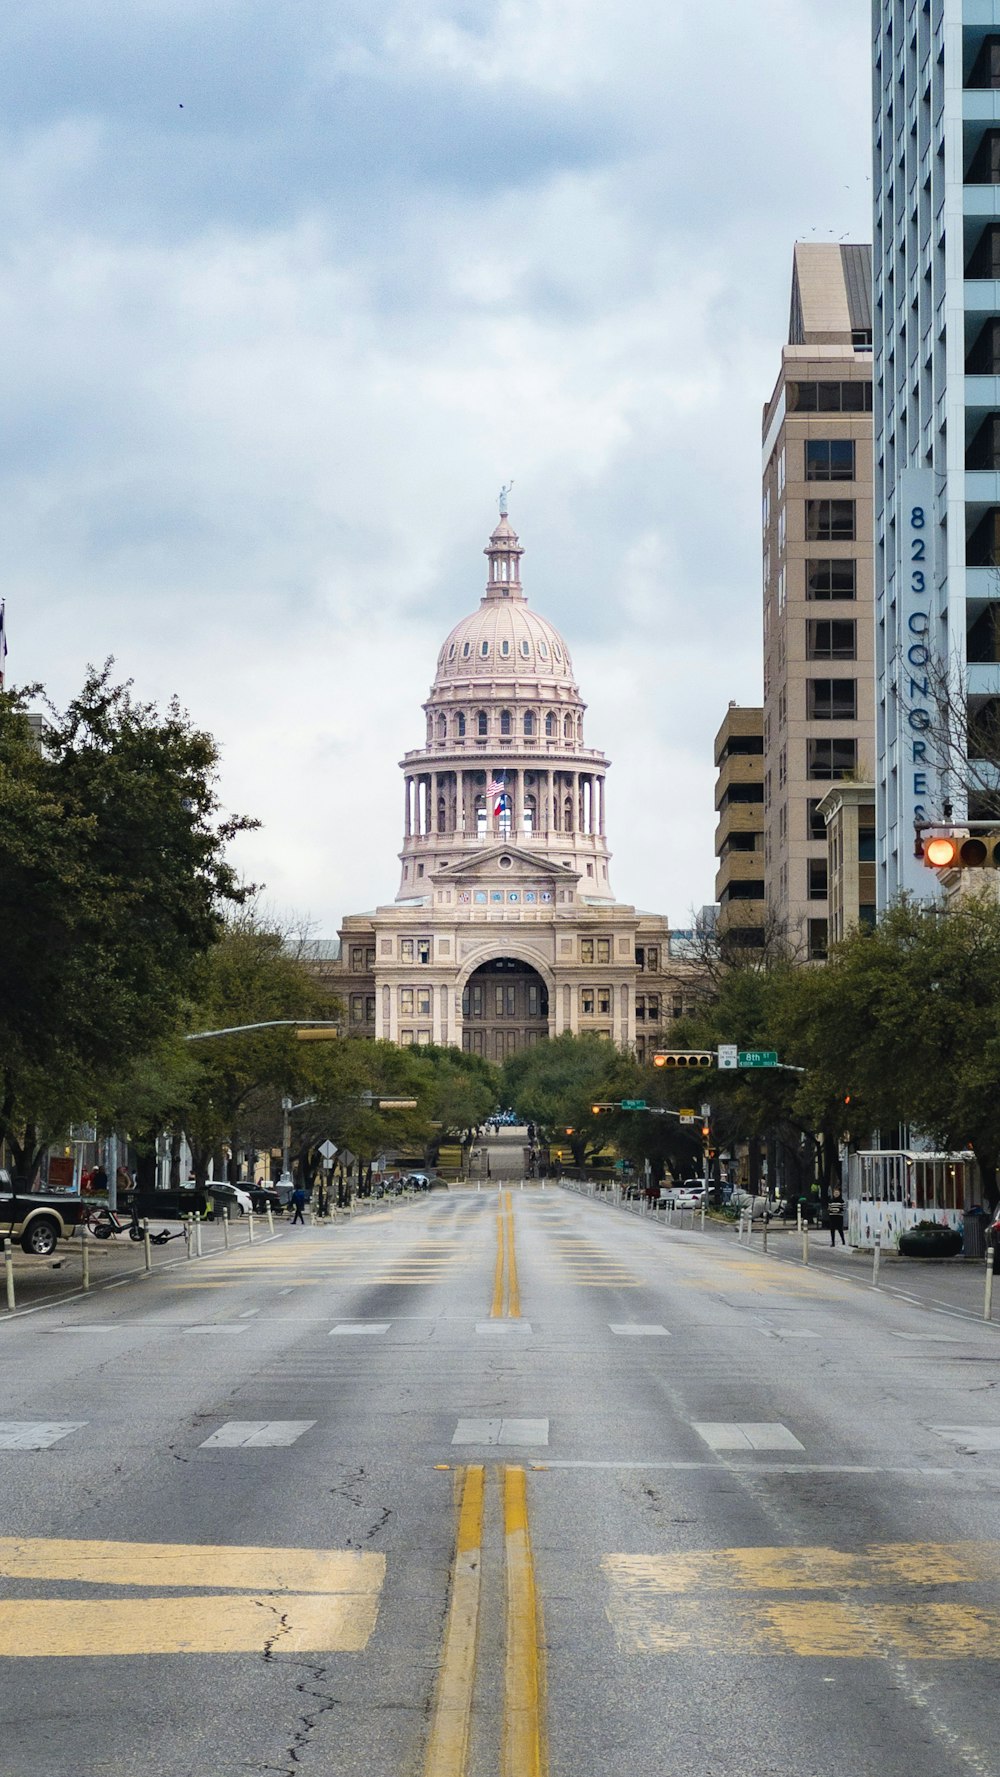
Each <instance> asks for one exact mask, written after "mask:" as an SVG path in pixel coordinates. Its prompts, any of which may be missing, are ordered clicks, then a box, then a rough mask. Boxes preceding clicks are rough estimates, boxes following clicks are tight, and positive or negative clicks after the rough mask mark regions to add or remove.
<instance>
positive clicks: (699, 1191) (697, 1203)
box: [660, 1179, 705, 1209]
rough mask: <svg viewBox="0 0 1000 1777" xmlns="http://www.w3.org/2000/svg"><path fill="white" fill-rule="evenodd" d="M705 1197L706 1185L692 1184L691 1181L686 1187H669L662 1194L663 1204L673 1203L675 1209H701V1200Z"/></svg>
mask: <svg viewBox="0 0 1000 1777" xmlns="http://www.w3.org/2000/svg"><path fill="white" fill-rule="evenodd" d="M704 1195H705V1187H704V1185H701V1184H697V1183H692V1181H691V1180H690V1179H689V1180H688V1182H687V1183H686V1184H684V1185H668V1186H667V1189H666V1190H665V1191H661V1192H660V1199H661V1201H662V1202H663V1203H672V1204H673V1206H674V1208H675V1209H700V1208H701V1200H702V1197H703V1196H704Z"/></svg>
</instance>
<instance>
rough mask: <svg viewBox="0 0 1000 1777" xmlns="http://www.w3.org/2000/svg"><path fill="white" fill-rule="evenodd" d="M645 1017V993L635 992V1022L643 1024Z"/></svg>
mask: <svg viewBox="0 0 1000 1777" xmlns="http://www.w3.org/2000/svg"><path fill="white" fill-rule="evenodd" d="M645 1019H646V995H645V994H644V993H637V994H636V996H635V1021H636V1023H637V1024H643V1023H645Z"/></svg>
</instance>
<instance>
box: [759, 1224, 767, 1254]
mask: <svg viewBox="0 0 1000 1777" xmlns="http://www.w3.org/2000/svg"><path fill="white" fill-rule="evenodd" d="M767 1223H768V1218H767V1216H765V1217H764V1220H763V1222H762V1223H761V1228H760V1249H761V1252H762V1253H764V1254H765V1255H766V1253H767Z"/></svg>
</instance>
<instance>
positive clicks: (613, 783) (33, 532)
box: [0, 0, 871, 934]
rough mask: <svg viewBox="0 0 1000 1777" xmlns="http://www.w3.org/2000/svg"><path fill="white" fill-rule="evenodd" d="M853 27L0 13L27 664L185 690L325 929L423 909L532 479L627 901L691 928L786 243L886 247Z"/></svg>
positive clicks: (173, 7)
mask: <svg viewBox="0 0 1000 1777" xmlns="http://www.w3.org/2000/svg"><path fill="white" fill-rule="evenodd" d="M868 45H869V4H868V0H837V4H836V5H835V6H831V5H829V3H828V0H754V3H753V4H752V5H751V4H749V3H748V0H721V4H717V5H715V6H703V5H700V4H697V3H696V0H656V3H655V4H651V0H616V3H615V4H614V5H609V4H608V0H332V3H331V0H285V3H284V4H281V5H279V4H276V3H275V0H129V4H128V5H127V6H123V5H122V4H121V0H12V3H11V4H10V5H9V6H8V7H6V8H5V9H4V12H3V19H2V21H0V92H2V102H0V136H2V152H0V253H2V255H3V267H4V270H3V278H2V283H0V305H2V306H0V328H2V334H3V340H4V353H3V356H4V364H5V379H6V391H5V399H4V401H3V404H2V408H0V502H2V514H0V534H2V567H0V596H4V597H5V598H6V601H7V627H8V638H9V646H10V655H9V658H8V662H7V666H8V683H23V682H28V681H31V680H34V679H41V680H43V681H44V682H45V684H46V685H47V686H48V687H49V689H50V692H51V694H52V695H53V697H54V698H55V699H56V701H57V702H58V701H63V700H65V699H66V698H67V697H69V696H70V695H71V694H72V693H73V692H74V691H75V690H76V689H77V688H78V686H79V684H80V682H81V679H82V676H83V673H84V670H85V668H86V665H87V662H88V661H95V662H100V661H103V659H104V658H105V657H106V656H107V655H108V654H113V655H114V656H115V658H116V661H117V663H118V669H119V671H120V673H121V675H122V676H123V677H124V676H127V677H131V678H133V679H134V680H135V683H136V688H137V690H138V691H139V692H140V693H141V694H142V695H143V696H144V697H151V698H154V699H157V700H161V701H165V700H166V699H167V698H168V697H169V696H170V694H171V693H172V692H174V691H176V692H178V693H179V695H180V697H181V699H182V701H183V703H184V704H185V705H186V707H187V708H188V710H189V711H190V713H191V715H192V717H193V718H194V719H195V720H196V722H197V723H198V724H199V725H203V726H205V727H207V728H210V729H211V730H212V731H213V732H214V733H215V734H216V735H217V737H218V739H219V741H220V743H221V746H222V753H223V765H222V777H221V791H222V795H223V797H224V800H225V801H226V803H227V804H228V806H230V807H231V808H235V809H238V810H240V811H241V812H244V813H249V814H253V815H256V816H258V817H259V818H260V819H261V821H262V822H263V826H262V828H261V831H260V832H259V833H257V834H256V835H254V836H252V837H250V838H248V839H246V840H245V841H244V842H242V845H241V849H240V862H241V864H242V866H243V867H244V868H245V870H246V871H247V873H248V874H249V875H251V876H253V877H254V878H255V879H256V880H259V881H263V882H265V883H266V884H267V895H268V898H269V900H270V901H271V903H272V904H273V905H275V906H276V907H278V908H280V909H282V910H283V911H285V912H287V913H289V914H294V915H296V916H297V917H299V918H302V917H308V918H310V919H311V920H312V922H313V928H314V930H315V931H316V932H317V933H322V934H330V933H332V932H333V931H335V929H336V924H337V921H338V918H339V916H340V915H341V914H342V913H347V912H357V911H361V910H363V909H365V908H368V907H374V906H375V905H376V904H377V903H379V902H386V901H391V900H392V898H393V896H394V895H395V892H396V888H397V886H398V874H399V867H398V863H397V860H396V853H397V851H398V848H399V844H400V838H401V828H402V808H403V798H402V779H401V774H400V772H399V770H398V766H397V761H398V760H399V758H400V757H401V755H402V753H403V751H404V749H405V748H407V747H411V746H416V745H419V744H420V742H421V739H422V736H423V730H424V722H423V716H422V713H421V709H420V705H421V703H422V701H423V699H424V698H425V697H426V695H427V691H428V688H429V685H430V682H431V678H432V676H433V671H434V665H435V660H436V655H437V650H438V648H439V646H440V643H441V641H442V640H443V638H444V636H445V635H446V634H447V632H448V630H449V629H450V628H451V626H452V624H453V623H455V622H456V621H457V620H458V619H459V618H460V617H461V616H463V615H464V614H465V613H467V612H468V611H470V610H472V609H473V608H474V607H475V606H476V604H477V603H478V600H479V598H480V596H481V594H482V591H483V584H484V578H485V563H484V559H483V556H482V553H481V552H482V549H483V545H484V543H485V541H486V538H487V536H488V534H489V531H490V530H491V528H492V526H493V524H494V522H495V519H496V498H495V496H496V493H497V490H498V489H499V487H500V485H501V483H502V482H504V481H506V480H508V479H509V478H510V477H513V478H514V484H515V485H514V491H513V494H512V496H511V507H510V509H511V518H512V520H513V522H514V524H515V525H516V527H517V529H518V531H519V532H520V535H521V540H522V542H523V543H524V545H525V547H526V550H527V554H526V557H525V561H524V564H523V571H524V579H525V586H526V590H527V593H528V596H529V598H530V600H531V602H532V603H533V604H534V606H535V607H536V609H538V610H539V611H541V612H542V613H543V614H544V615H545V616H546V617H548V618H549V619H550V620H551V621H552V622H553V623H555V624H556V626H557V627H558V628H560V629H562V630H563V631H564V632H565V634H566V637H567V640H568V642H569V644H570V647H571V650H572V652H573V658H574V662H575V666H576V669H577V676H578V678H579V681H580V685H581V688H582V691H583V695H584V697H585V699H586V700H587V701H588V704H589V710H588V715H587V731H586V738H587V741H588V744H590V745H591V746H598V747H601V748H603V749H604V750H605V751H606V752H607V753H608V754H609V755H610V757H611V759H612V760H613V769H612V772H611V776H610V780H609V785H608V818H609V829H610V840H611V845H612V849H613V852H614V864H613V867H612V874H613V887H614V890H615V892H616V894H617V895H618V897H619V899H621V900H626V901H632V902H635V903H637V904H638V905H639V906H641V907H644V908H648V909H652V910H655V911H657V912H661V913H667V914H669V916H670V918H671V919H672V921H673V923H674V924H675V925H686V924H687V923H688V919H689V914H690V910H691V909H692V908H696V907H700V906H701V905H702V904H703V903H704V902H707V901H711V900H712V898H713V881H714V869H715V860H714V857H713V850H712V847H713V833H714V826H715V817H714V812H713V807H712V795H713V775H714V774H713V765H712V738H713V735H714V733H715V730H716V728H717V727H718V724H719V722H720V721H721V719H722V716H723V715H724V713H725V709H726V705H727V703H728V701H729V699H730V698H735V699H737V700H738V701H739V702H741V703H747V702H749V703H753V702H758V701H759V700H760V695H761V687H760V677H761V671H760V531H759V522H760V505H759V501H760V410H761V404H762V402H763V401H764V400H765V398H766V397H767V395H768V394H769V392H770V390H771V387H772V386H773V383H774V380H775V376H776V373H777V368H778V359H779V352H780V347H781V344H782V340H783V339H784V338H785V337H786V329H787V316H788V298H789V279H790V267H791V252H792V244H793V242H794V240H795V239H796V238H797V237H798V238H803V239H806V240H831V239H832V240H837V239H839V238H840V237H842V236H849V237H850V238H851V239H855V240H867V239H870V234H871V223H870V208H869V196H870V191H871V186H870V183H869V181H868V173H869V158H870V150H869V127H868V104H869V100H868V94H869V51H868Z"/></svg>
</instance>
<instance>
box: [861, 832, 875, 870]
mask: <svg viewBox="0 0 1000 1777" xmlns="http://www.w3.org/2000/svg"><path fill="white" fill-rule="evenodd" d="M874 862H875V829H874V827H859V828H858V863H859V864H874Z"/></svg>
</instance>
